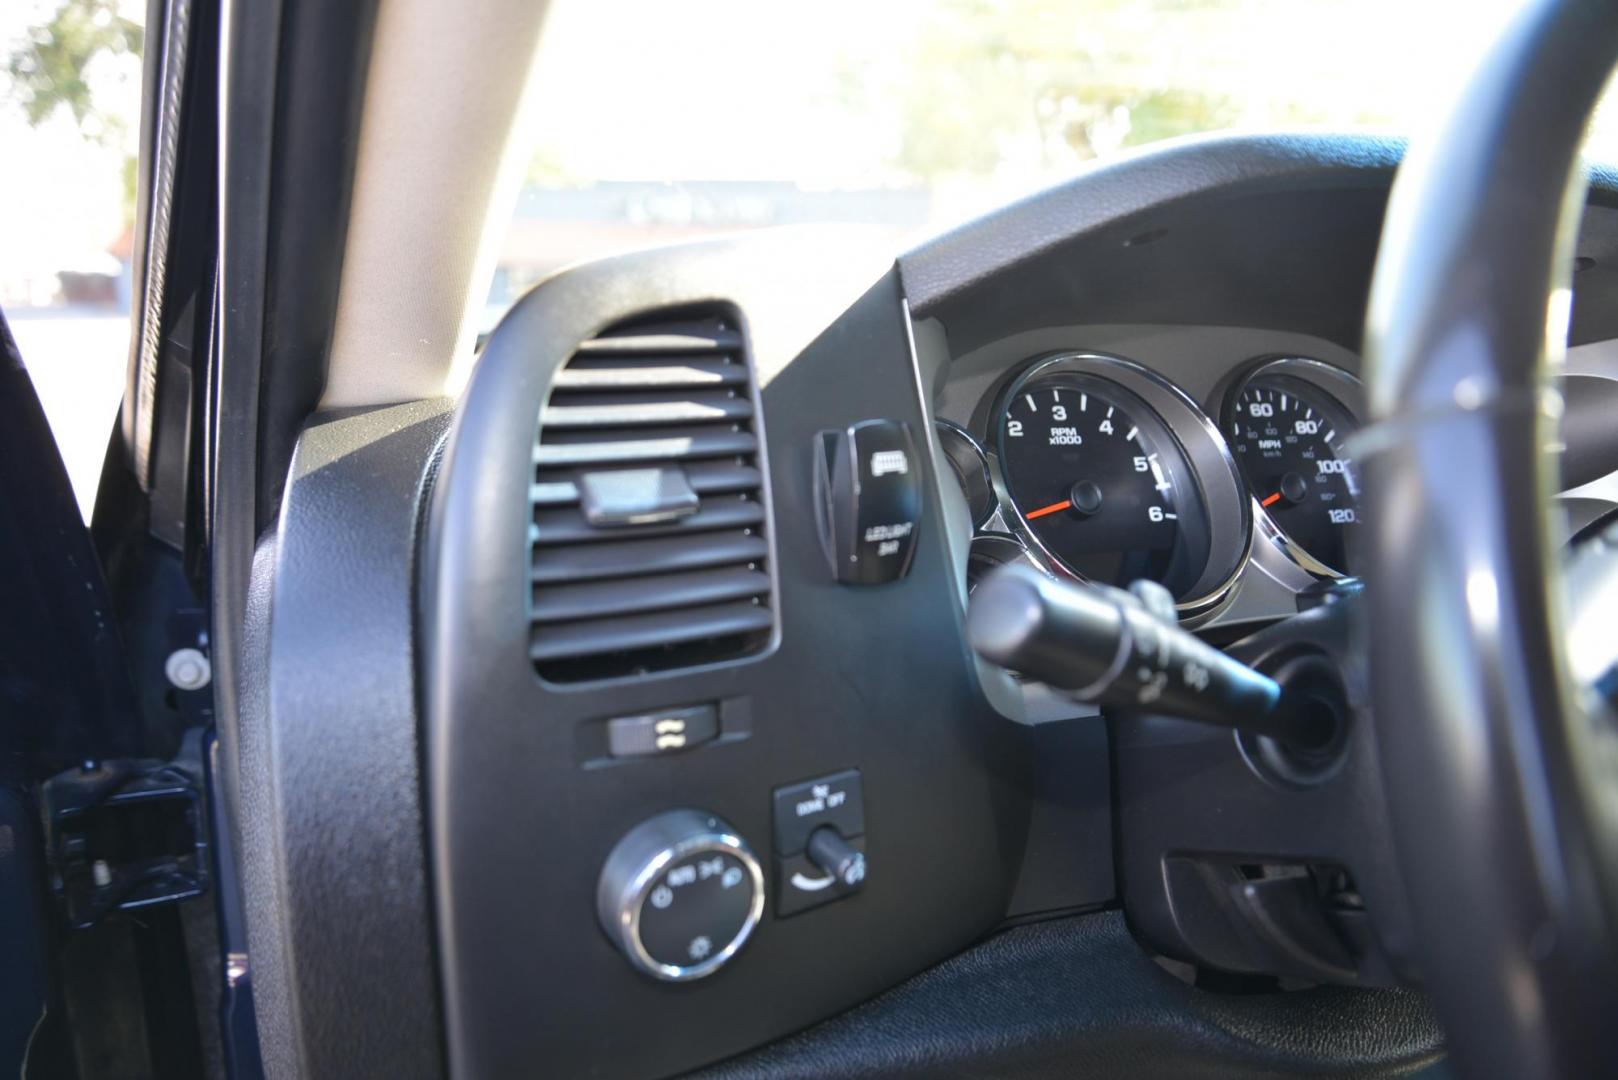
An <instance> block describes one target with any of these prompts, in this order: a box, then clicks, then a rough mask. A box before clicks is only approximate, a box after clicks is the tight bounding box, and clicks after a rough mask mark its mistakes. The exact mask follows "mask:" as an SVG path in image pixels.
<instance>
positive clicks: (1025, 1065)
mask: <svg viewBox="0 0 1618 1080" xmlns="http://www.w3.org/2000/svg"><path fill="white" fill-rule="evenodd" d="M826 963H828V964H835V963H836V958H835V957H827V958H826ZM722 1021H723V1018H722V1017H716V1018H715V1022H716V1023H717V1022H722ZM1441 1041H1442V1036H1441V1034H1440V1032H1439V1029H1438V1024H1437V1021H1436V1020H1435V1019H1434V1016H1433V1013H1432V1011H1431V1009H1430V1008H1429V1007H1428V1005H1427V1002H1426V1000H1425V998H1423V997H1422V996H1421V995H1420V994H1417V993H1413V992H1411V991H1406V990H1356V989H1348V988H1342V987H1320V988H1317V989H1314V990H1305V991H1297V992H1293V993H1286V994H1255V995H1227V994H1214V993H1209V992H1207V991H1202V990H1196V989H1193V988H1192V987H1190V986H1187V985H1186V984H1184V983H1182V982H1181V981H1180V980H1178V979H1176V978H1174V977H1173V976H1172V975H1170V974H1168V973H1167V972H1166V971H1164V970H1162V969H1161V968H1159V967H1158V966H1157V965H1156V964H1155V963H1153V962H1152V960H1151V959H1150V958H1149V957H1148V956H1147V955H1146V953H1145V952H1143V951H1142V950H1141V948H1140V946H1139V945H1137V944H1136V943H1135V941H1134V940H1133V939H1132V938H1131V937H1130V935H1129V931H1128V928H1127V927H1126V926H1125V925H1124V918H1123V916H1122V915H1121V914H1120V913H1118V912H1101V913H1097V914H1093V915H1086V916H1080V917H1077V918H1071V919H1062V920H1058V921H1053V922H1044V923H1037V924H1034V925H1030V926H1022V927H1017V928H1014V929H1011V930H1007V931H1005V932H1003V933H1001V934H998V935H996V936H995V937H993V938H990V939H989V940H987V941H985V942H983V943H982V944H981V945H978V946H977V947H975V948H973V949H971V950H969V951H967V952H965V953H962V954H961V955H959V956H957V957H955V958H954V959H952V960H949V961H947V962H945V963H943V964H941V965H939V966H938V967H937V968H934V969H933V970H931V971H929V972H926V973H925V974H923V975H920V976H918V977H916V978H914V979H912V980H910V981H909V982H907V983H905V984H903V985H902V986H899V987H898V988H896V989H894V990H892V991H890V992H889V993H886V994H884V995H882V996H881V997H879V998H876V999H875V1000H873V1001H871V1002H868V1003H867V1004H865V1005H862V1006H860V1007H859V1008H857V1009H854V1010H853V1011H851V1012H849V1013H846V1014H845V1015H843V1016H840V1017H838V1018H836V1019H834V1020H830V1021H828V1022H826V1023H824V1024H820V1025H818V1026H816V1027H814V1028H810V1029H809V1030H808V1031H805V1032H803V1033H801V1034H799V1035H795V1036H793V1037H791V1038H788V1039H784V1040H782V1041H780V1042H778V1043H775V1044H774V1045H772V1046H769V1047H766V1048H765V1049H763V1050H761V1051H758V1052H757V1053H753V1054H749V1055H746V1056H743V1057H739V1058H733V1059H732V1060H730V1061H728V1062H725V1063H723V1064H721V1065H719V1066H716V1067H714V1068H711V1069H707V1070H704V1071H702V1072H700V1073H696V1074H693V1075H694V1076H698V1077H702V1078H704V1080H795V1078H798V1077H803V1078H810V1077H821V1078H824V1077H845V1078H853V1077H876V1076H881V1077H893V1076H956V1077H1008V1078H1009V1077H1045V1078H1049V1077H1079V1076H1130V1077H1174V1078H1178V1080H1184V1078H1200V1077H1228V1076H1240V1077H1268V1076H1298V1075H1300V1074H1308V1075H1334V1076H1406V1075H1410V1074H1412V1073H1414V1072H1417V1071H1419V1070H1421V1069H1423V1068H1425V1067H1428V1066H1431V1065H1432V1064H1433V1063H1434V1062H1435V1061H1436V1060H1438V1059H1439V1057H1440V1054H1441V1051H1440V1046H1441Z"/></svg>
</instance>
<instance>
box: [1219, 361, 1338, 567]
mask: <svg viewBox="0 0 1618 1080" xmlns="http://www.w3.org/2000/svg"><path fill="white" fill-rule="evenodd" d="M1358 389H1359V384H1358V383H1357V382H1355V381H1354V380H1353V379H1352V377H1350V376H1349V375H1347V374H1345V373H1343V372H1340V371H1338V370H1337V369H1336V368H1332V367H1328V366H1327V365H1325V364H1322V363H1320V362H1318V361H1315V360H1304V359H1299V358H1287V359H1283V360H1276V361H1271V362H1269V363H1267V364H1265V365H1264V366H1262V367H1260V368H1258V369H1257V370H1256V371H1254V372H1253V373H1252V374H1251V375H1249V376H1248V378H1247V379H1246V380H1244V381H1243V382H1242V383H1241V384H1240V385H1239V386H1238V387H1237V388H1236V390H1235V392H1234V393H1233V394H1232V395H1231V396H1230V398H1229V399H1228V401H1227V403H1226V407H1225V416H1224V421H1223V424H1224V430H1225V437H1226V439H1227V440H1228V441H1229V443H1230V448H1231V451H1232V452H1233V453H1234V455H1235V457H1236V461H1237V463H1238V464H1239V465H1240V466H1241V470H1242V476H1243V478H1244V479H1245V480H1246V481H1247V486H1248V488H1249V490H1250V491H1251V492H1252V495H1253V498H1254V499H1256V500H1257V501H1258V505H1259V510H1260V512H1261V513H1262V514H1264V515H1266V516H1267V517H1268V520H1269V522H1270V523H1271V524H1272V525H1273V526H1274V527H1275V530H1276V532H1277V533H1278V535H1279V537H1280V538H1281V539H1283V540H1284V541H1286V542H1287V544H1288V545H1290V549H1291V553H1292V554H1293V555H1294V557H1297V558H1298V561H1299V562H1300V563H1303V564H1304V565H1305V566H1307V567H1308V568H1309V569H1312V570H1315V571H1316V572H1317V573H1326V574H1331V575H1337V574H1341V573H1342V572H1343V571H1344V569H1345V568H1346V567H1347V565H1348V546H1349V536H1350V535H1351V533H1352V531H1353V527H1354V525H1355V524H1356V523H1357V522H1358V520H1359V485H1358V483H1357V481H1356V478H1355V474H1354V463H1353V461H1352V459H1351V458H1350V457H1349V454H1348V450H1347V441H1348V438H1349V436H1350V435H1352V434H1353V433H1354V431H1355V430H1356V429H1357V428H1358V426H1359V424H1358V422H1357V421H1356V420H1355V419H1354V414H1353V413H1352V412H1351V411H1350V410H1349V408H1348V407H1347V406H1346V405H1344V404H1343V402H1342V400H1341V398H1340V397H1339V396H1338V395H1339V394H1341V395H1343V396H1355V397H1357V396H1358Z"/></svg>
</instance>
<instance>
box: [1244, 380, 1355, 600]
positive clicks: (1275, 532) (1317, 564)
mask: <svg viewBox="0 0 1618 1080" xmlns="http://www.w3.org/2000/svg"><path fill="white" fill-rule="evenodd" d="M1264 375H1285V376H1287V377H1288V378H1292V379H1297V380H1298V381H1299V382H1303V383H1308V384H1309V385H1310V386H1313V387H1315V388H1316V389H1318V390H1320V391H1321V392H1323V393H1324V394H1326V395H1327V396H1328V397H1330V398H1331V399H1332V400H1333V401H1335V402H1336V403H1337V404H1338V405H1339V406H1340V407H1341V408H1342V409H1343V411H1344V412H1346V413H1348V415H1349V417H1350V419H1352V420H1353V421H1354V423H1355V424H1357V425H1363V424H1364V422H1365V421H1364V417H1365V385H1364V384H1363V383H1361V382H1360V380H1359V379H1357V378H1356V377H1355V376H1353V375H1351V374H1350V373H1349V372H1347V371H1344V370H1343V369H1342V368H1339V367H1336V366H1334V365H1332V364H1328V363H1326V362H1325V361H1324V360H1315V359H1313V358H1311V357H1307V356H1279V357H1272V358H1269V359H1261V360H1259V361H1257V362H1256V364H1254V365H1251V366H1248V367H1244V368H1242V369H1240V370H1239V371H1237V372H1236V374H1235V376H1234V377H1233V378H1232V379H1231V380H1230V385H1229V386H1228V387H1227V388H1226V390H1225V393H1224V395H1223V396H1222V397H1221V398H1220V400H1219V403H1218V405H1219V432H1220V437H1221V438H1224V427H1225V425H1226V424H1227V423H1228V422H1229V420H1230V418H1231V413H1232V410H1233V409H1234V408H1235V406H1236V402H1237V401H1238V400H1240V398H1241V396H1242V392H1243V391H1244V390H1246V389H1247V385H1248V384H1249V383H1251V382H1252V381H1253V380H1254V379H1256V378H1259V377H1261V376H1264ZM1232 460H1235V455H1234V454H1232ZM1236 470H1237V476H1238V477H1239V478H1240V480H1241V483H1242V491H1243V492H1244V493H1245V495H1246V500H1247V502H1248V504H1249V506H1250V508H1251V513H1252V516H1253V522H1254V525H1255V528H1256V531H1257V532H1258V534H1259V535H1261V536H1262V537H1264V540H1265V542H1266V543H1268V544H1269V545H1271V546H1272V547H1274V548H1275V549H1276V550H1278V551H1280V552H1281V554H1282V555H1283V556H1285V557H1286V559H1287V561H1288V562H1290V563H1292V564H1293V565H1294V566H1296V567H1298V568H1299V569H1300V570H1303V571H1305V572H1306V573H1308V574H1310V575H1312V576H1313V577H1316V578H1320V579H1322V580H1326V581H1338V580H1341V579H1343V578H1345V577H1348V576H1350V575H1349V574H1348V573H1347V572H1346V571H1343V570H1339V569H1337V568H1336V567H1334V566H1328V565H1326V563H1324V562H1322V561H1321V560H1320V559H1317V558H1315V557H1314V556H1313V555H1311V554H1310V553H1309V551H1308V550H1307V549H1306V548H1304V547H1303V545H1301V544H1299V543H1298V542H1297V541H1295V540H1293V539H1292V537H1291V536H1290V535H1289V534H1288V533H1287V531H1286V530H1285V529H1283V528H1281V526H1280V525H1278V524H1277V523H1276V521H1275V519H1274V518H1272V517H1271V516H1270V512H1269V511H1268V510H1266V509H1265V508H1264V506H1263V504H1262V503H1260V502H1259V498H1258V494H1257V493H1256V492H1254V491H1253V490H1252V489H1251V487H1249V486H1248V483H1247V476H1246V474H1245V473H1243V472H1242V471H1241V464H1240V463H1239V462H1238V463H1237V466H1236Z"/></svg>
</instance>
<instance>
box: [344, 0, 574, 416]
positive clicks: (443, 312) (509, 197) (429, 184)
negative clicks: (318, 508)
mask: <svg viewBox="0 0 1618 1080" xmlns="http://www.w3.org/2000/svg"><path fill="white" fill-rule="evenodd" d="M546 7H547V4H546V3H544V2H543V0H457V2H453V3H444V2H442V0H384V2H383V3H382V4H381V5H380V10H379V11H378V13H377V23H376V34H375V38H374V41H373V44H372V49H371V59H370V67H369V70H368V72H367V75H366V82H365V104H364V112H363V114H362V116H361V121H360V138H359V150H358V153H357V155H356V159H355V167H354V194H353V202H352V204H351V209H350V211H349V222H348V237H347V242H346V244H345V248H344V253H343V270H342V279H341V284H340V286H339V290H338V295H337V317H336V324H335V326H334V328H333V332H332V344H331V357H330V361H329V365H328V370H327V376H326V390H325V394H324V396H323V397H322V399H321V405H322V406H323V407H336V406H349V405H376V404H385V403H389V402H396V401H404V400H408V399H412V398H422V397H432V396H435V395H438V394H442V393H444V392H445V391H446V390H453V389H455V387H454V385H453V382H454V381H455V380H456V379H457V378H458V377H459V374H460V373H459V372H457V374H456V375H455V376H452V374H451V369H452V365H453V362H454V360H455V359H456V357H458V356H465V357H467V358H470V357H471V354H472V347H473V339H474V337H475V335H476V332H477V324H476V321H475V317H476V313H477V312H480V311H481V310H482V307H483V303H482V301H483V290H484V288H485V287H486V286H487V284H488V278H489V274H490V272H491V271H492V269H493V258H494V254H495V251H496V249H497V243H498V240H499V235H498V232H496V231H495V230H496V229H499V228H503V227H504V223H505V218H506V216H508V215H506V214H499V215H491V213H490V209H491V207H494V208H496V209H499V208H502V207H507V208H509V205H510V204H511V203H513V202H514V200H515V199H516V195H517V187H518V182H519V181H520V179H521V174H522V168H521V166H522V161H523V158H524V154H523V152H522V151H524V150H526V147H518V146H516V145H515V140H513V138H512V133H513V131H514V130H516V129H518V128H519V127H520V125H518V124H517V123H516V120H517V117H518V115H519V113H520V111H521V108H520V107H521V104H522V100H523V97H524V92H525V89H526V87H527V85H528V82H529V80H528V72H529V68H530V67H531V66H532V63H533V58H534V53H535V51H536V49H537V46H538V43H539V32H540V25H541V22H542V21H543V16H544V12H545V9H546ZM491 221H492V222H493V225H494V228H493V229H490V230H488V231H489V233H490V235H489V236H485V231H486V229H485V226H486V223H490V222H491Z"/></svg>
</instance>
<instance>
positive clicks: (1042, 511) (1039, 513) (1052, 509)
mask: <svg viewBox="0 0 1618 1080" xmlns="http://www.w3.org/2000/svg"><path fill="white" fill-rule="evenodd" d="M1072 505H1073V500H1072V499H1063V500H1062V501H1061V502H1059V503H1051V504H1050V505H1049V506H1041V507H1040V508H1039V509H1038V510H1030V511H1028V513H1026V514H1024V515H1023V516H1024V517H1026V518H1027V519H1028V520H1029V521H1033V520H1034V519H1035V518H1042V517H1044V516H1045V515H1046V514H1054V513H1056V512H1057V511H1058V510H1066V509H1067V508H1068V507H1070V506H1072Z"/></svg>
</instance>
